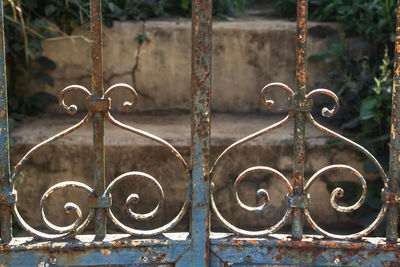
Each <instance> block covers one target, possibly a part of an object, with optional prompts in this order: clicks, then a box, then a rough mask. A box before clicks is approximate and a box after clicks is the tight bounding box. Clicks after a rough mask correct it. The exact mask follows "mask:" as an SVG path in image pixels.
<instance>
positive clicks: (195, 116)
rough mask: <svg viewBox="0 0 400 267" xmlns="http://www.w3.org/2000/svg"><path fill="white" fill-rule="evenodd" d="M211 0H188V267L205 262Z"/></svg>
mask: <svg viewBox="0 0 400 267" xmlns="http://www.w3.org/2000/svg"><path fill="white" fill-rule="evenodd" d="M211 25H212V1H211V0H192V151H191V166H192V180H191V186H192V188H191V190H192V210H191V223H190V227H191V228H190V235H191V238H192V252H193V253H192V255H191V257H192V258H191V265H192V266H208V264H209V232H210V229H209V222H210V218H209V217H210V180H209V169H210V112H211V110H210V100H211V49H212V45H211V32H212V29H211Z"/></svg>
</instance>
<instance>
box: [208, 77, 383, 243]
mask: <svg viewBox="0 0 400 267" xmlns="http://www.w3.org/2000/svg"><path fill="white" fill-rule="evenodd" d="M273 87H278V88H280V89H283V90H284V91H286V92H288V93H289V103H290V108H289V114H288V115H287V116H286V117H285V118H284V119H283V120H281V121H280V122H278V123H275V124H273V125H271V126H269V127H267V128H265V129H263V130H260V131H258V132H256V133H254V134H251V135H249V136H247V137H245V138H242V139H240V140H239V141H237V142H235V143H233V144H232V145H230V146H229V147H228V148H227V149H225V150H224V151H223V152H222V153H221V154H220V155H219V157H218V158H217V160H216V161H215V163H214V165H213V166H212V168H211V171H210V176H211V179H212V177H213V174H214V173H215V169H216V168H217V166H218V164H219V162H220V161H221V159H223V158H224V157H225V156H226V155H227V154H228V153H229V152H231V151H232V150H233V149H234V148H236V147H238V146H240V145H242V144H245V143H247V142H249V141H251V140H253V139H255V138H257V137H259V136H261V135H263V134H267V133H269V132H271V131H273V130H275V129H278V128H280V127H282V126H284V125H286V124H287V123H288V122H289V121H290V120H292V119H293V118H294V117H295V115H296V114H298V113H303V114H304V116H305V118H306V119H307V120H308V121H309V122H310V123H311V124H312V125H313V126H314V127H315V128H317V129H318V130H319V131H322V132H324V133H326V134H328V135H330V136H332V137H334V138H338V139H339V140H341V141H343V142H345V143H346V144H348V145H350V146H351V147H354V148H356V149H357V150H359V151H360V152H362V153H363V154H364V155H365V156H366V157H367V158H368V159H369V160H371V161H372V162H373V163H374V165H375V166H376V168H377V169H378V172H379V175H380V177H381V179H382V181H383V184H384V188H383V189H382V190H383V191H385V192H387V191H388V178H387V176H386V174H385V171H384V170H383V168H382V166H381V165H380V164H379V162H378V161H377V160H376V158H375V157H374V156H373V155H372V154H371V153H370V152H369V151H368V150H366V149H365V148H364V147H363V146H361V145H359V144H357V143H355V142H353V141H351V140H349V139H348V138H346V137H344V136H342V135H340V134H338V133H336V132H334V131H332V130H330V129H328V128H326V127H324V126H322V125H320V124H319V123H317V122H316V121H315V120H314V118H313V116H312V115H311V107H312V98H313V97H315V96H316V95H326V96H329V97H330V98H331V99H332V100H333V101H334V106H333V107H332V108H328V107H324V108H323V109H322V112H321V113H322V115H323V116H324V117H327V118H330V117H332V116H334V115H335V114H336V113H337V112H338V110H339V107H340V105H339V98H338V97H337V96H336V94H335V93H334V92H332V91H330V90H327V89H322V88H321V89H316V90H313V91H311V92H310V93H308V94H306V95H305V96H304V99H297V98H296V97H297V96H296V95H295V93H294V92H293V90H291V89H290V88H289V87H288V86H287V85H285V84H282V83H271V84H268V85H267V86H265V87H264V88H263V90H262V91H261V94H260V96H261V101H262V103H263V105H264V106H265V107H266V108H267V109H271V108H272V107H273V106H274V101H272V100H269V99H268V98H267V97H266V93H267V91H268V90H270V89H271V88H273ZM332 170H344V171H347V172H350V173H351V174H352V175H353V176H355V177H356V178H357V179H358V181H359V182H360V185H361V187H362V190H363V191H362V194H361V196H360V198H359V199H358V200H357V201H356V203H355V204H353V205H351V206H342V205H339V204H338V203H337V200H338V198H341V197H343V196H344V193H345V192H344V190H343V189H342V188H336V189H334V190H333V191H332V193H331V195H330V203H331V206H332V208H333V209H335V210H336V211H337V212H342V213H348V212H352V211H355V210H357V209H358V208H360V207H361V206H362V205H363V204H364V202H365V199H366V195H367V183H366V180H365V179H364V177H363V176H362V175H361V173H360V172H359V171H357V170H356V169H354V168H353V167H351V166H347V165H342V164H338V165H331V166H327V167H325V168H322V169H321V170H319V171H317V172H316V173H315V174H314V175H313V176H312V177H311V178H310V179H309V180H308V182H307V184H306V185H305V187H304V189H303V193H302V194H301V195H296V194H294V195H293V194H292V193H295V192H294V191H293V185H292V184H290V182H289V181H288V180H287V179H286V178H285V177H284V176H283V175H282V174H280V173H279V172H278V171H277V170H275V169H272V168H269V167H260V166H258V167H252V168H249V169H247V170H245V171H244V172H242V173H241V174H240V175H239V176H238V178H237V179H236V181H235V183H234V185H233V186H234V196H235V202H236V203H237V204H238V206H239V207H241V208H242V209H244V210H246V211H248V212H251V213H254V212H261V211H264V210H266V209H267V207H268V203H269V195H268V192H267V191H266V190H264V189H259V190H258V191H257V196H258V197H259V198H263V200H264V203H263V204H262V205H260V206H257V207H249V206H247V205H245V204H244V203H243V202H242V201H241V200H240V198H239V196H238V191H237V190H238V186H239V184H240V182H241V181H242V180H243V179H244V178H245V177H246V176H247V175H248V174H250V173H253V172H268V173H270V174H273V175H274V176H277V177H278V178H280V179H281V181H283V182H284V183H285V185H286V187H287V188H288V191H289V194H288V197H289V198H293V199H292V200H291V201H289V202H290V206H291V207H289V208H288V209H287V211H286V213H285V215H284V217H283V218H282V220H281V221H279V222H278V224H276V225H274V226H273V227H271V228H268V229H266V230H262V231H247V230H243V229H240V228H237V227H235V226H234V225H232V224H231V223H229V222H228V221H227V220H225V219H224V218H223V216H222V215H221V214H220V212H219V211H218V209H217V207H216V204H215V201H214V198H213V194H212V192H213V189H214V188H213V187H212V191H211V206H212V208H213V210H214V213H215V214H216V216H217V218H218V219H219V220H220V221H221V222H222V223H223V225H224V226H225V227H226V228H227V229H228V230H230V231H232V232H235V233H239V234H244V235H249V236H262V235H267V234H271V233H273V232H275V231H277V230H278V229H279V228H280V227H282V226H283V225H284V224H285V223H286V221H287V218H288V216H289V215H290V214H291V213H292V211H293V210H294V209H299V208H300V209H304V213H305V216H306V218H307V221H308V222H309V224H310V225H311V227H312V228H313V229H314V230H315V231H317V232H318V233H320V234H322V235H324V236H326V237H330V238H334V239H341V240H352V239H359V238H361V237H364V236H366V235H368V234H369V233H371V232H372V231H373V230H374V229H375V228H376V227H377V226H378V225H379V224H380V223H381V222H382V220H383V219H384V217H385V214H386V210H387V203H383V204H382V208H381V210H380V212H379V213H378V215H377V217H376V219H375V220H374V221H373V222H372V223H371V224H370V225H369V226H368V227H366V228H365V229H363V230H362V231H360V232H357V233H353V234H349V235H336V234H333V233H329V232H327V231H325V230H324V229H322V228H321V227H320V226H318V224H317V223H316V222H315V221H314V220H313V219H312V217H311V215H310V212H309V206H308V201H309V200H310V199H309V195H308V192H309V190H310V188H311V186H312V185H313V184H314V183H315V182H316V180H317V179H318V177H320V176H321V175H322V174H324V173H326V172H329V171H332ZM289 200H290V199H289ZM293 201H294V202H293ZM298 201H300V202H302V203H300V202H298ZM303 202H304V203H303Z"/></svg>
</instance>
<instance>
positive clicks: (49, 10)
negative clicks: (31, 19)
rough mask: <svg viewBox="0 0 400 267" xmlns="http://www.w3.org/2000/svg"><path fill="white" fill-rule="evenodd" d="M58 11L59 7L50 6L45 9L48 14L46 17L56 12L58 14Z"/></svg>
mask: <svg viewBox="0 0 400 267" xmlns="http://www.w3.org/2000/svg"><path fill="white" fill-rule="evenodd" d="M56 10H57V7H55V6H54V5H51V4H50V5H47V6H46V7H45V8H44V13H45V14H46V16H49V15H51V14H53V13H54V12H56Z"/></svg>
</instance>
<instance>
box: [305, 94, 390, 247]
mask: <svg viewBox="0 0 400 267" xmlns="http://www.w3.org/2000/svg"><path fill="white" fill-rule="evenodd" d="M317 94H325V95H327V96H329V97H331V99H333V100H334V102H335V107H334V108H333V109H328V108H326V107H325V108H323V110H322V115H323V116H325V117H331V116H333V115H334V114H335V113H336V112H337V111H338V109H339V104H338V103H339V99H338V97H337V96H336V95H335V94H334V93H333V92H331V91H329V90H325V89H318V90H314V91H312V92H311V93H309V94H308V95H307V96H306V98H307V99H308V100H309V99H311V98H312V97H313V96H314V95H317ZM307 119H308V121H309V122H310V123H311V124H312V125H313V126H314V127H315V128H316V129H318V130H319V131H321V132H324V133H325V134H328V135H330V136H332V137H334V138H337V139H339V140H341V141H343V142H344V143H346V144H347V145H350V146H351V147H354V148H356V149H357V150H358V151H360V152H361V153H363V154H364V155H365V156H366V157H367V158H368V159H369V160H371V162H373V164H374V165H375V167H376V168H377V170H378V173H379V176H380V177H381V179H382V182H383V185H384V189H387V188H388V182H389V181H388V178H387V176H386V173H385V171H384V170H383V168H382V166H381V165H380V164H379V162H378V160H377V159H376V158H375V157H374V156H373V155H372V154H371V153H370V152H369V151H368V150H367V149H365V148H364V147H363V146H361V145H359V144H357V143H355V142H353V141H351V140H350V139H348V138H346V137H344V136H342V135H340V134H338V133H336V132H334V131H332V130H330V129H328V128H326V127H324V126H322V125H321V124H319V123H318V122H316V121H315V120H314V118H313V116H312V115H311V114H310V113H308V114H307ZM335 169H342V170H345V171H348V172H350V173H352V174H353V175H354V176H355V177H357V178H358V179H359V181H360V183H361V185H362V188H363V193H362V196H361V198H360V199H359V200H358V201H357V202H356V203H355V204H354V205H352V206H350V207H341V206H339V205H337V203H336V199H337V198H338V197H341V196H343V194H344V191H343V189H342V188H336V189H335V190H334V191H333V192H332V193H331V198H330V202H331V206H332V208H334V209H335V210H336V211H338V212H351V211H355V210H357V209H358V208H360V207H361V205H362V204H363V203H364V201H365V197H366V193H367V185H366V181H365V179H364V178H363V177H362V175H361V174H360V173H359V172H358V171H357V170H355V169H354V168H352V167H350V166H346V165H332V166H327V167H325V168H323V169H321V170H320V171H318V172H317V173H315V174H314V175H313V176H312V177H311V178H310V180H309V181H308V183H307V184H306V186H305V189H304V190H305V191H306V192H307V191H308V190H309V189H310V187H311V186H312V184H313V183H314V182H315V180H316V179H317V177H318V176H319V175H321V174H322V173H324V172H327V171H330V170H335ZM386 210H387V204H386V203H382V208H381V210H380V211H379V213H378V215H377V217H376V219H375V220H374V221H373V222H372V223H371V224H370V225H369V226H367V227H366V228H365V229H363V230H362V231H360V232H357V233H353V234H349V235H337V234H333V233H329V232H327V231H326V230H324V229H322V228H321V227H320V226H318V225H317V223H316V222H315V221H314V220H313V219H312V217H311V215H310V212H309V210H308V209H306V210H305V212H304V214H305V215H306V218H307V221H308V222H309V223H310V225H311V227H312V228H313V229H314V230H315V231H317V232H318V233H320V234H322V235H324V236H326V237H330V238H334V239H342V240H351V239H359V238H361V237H364V236H367V235H368V234H369V233H371V232H372V231H373V230H374V229H376V227H378V226H379V224H380V223H381V222H382V221H383V219H384V217H385V214H386Z"/></svg>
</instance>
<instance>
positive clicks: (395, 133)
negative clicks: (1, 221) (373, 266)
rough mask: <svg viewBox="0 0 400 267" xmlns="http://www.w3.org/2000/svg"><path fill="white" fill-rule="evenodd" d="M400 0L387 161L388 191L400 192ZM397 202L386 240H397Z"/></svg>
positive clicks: (391, 208) (399, 3)
mask: <svg viewBox="0 0 400 267" xmlns="http://www.w3.org/2000/svg"><path fill="white" fill-rule="evenodd" d="M399 87H400V0H398V1H397V24H396V43H395V56H394V77H393V96H392V103H393V104H392V124H391V131H390V162H389V191H390V192H389V193H392V194H397V193H398V192H400V190H399V189H400V188H399V182H398V180H399V175H400V160H399V159H400V112H399V109H400V88H399ZM398 204H399V203H396V201H394V203H389V208H388V215H387V223H386V239H387V241H388V242H390V243H393V242H397V236H398V222H399V219H398V217H399V206H398Z"/></svg>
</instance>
